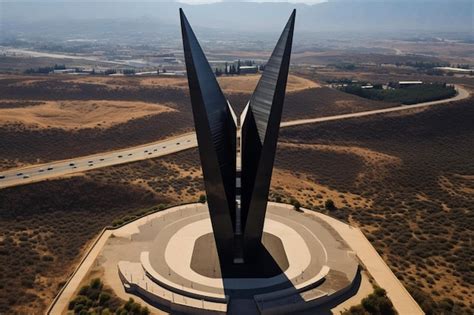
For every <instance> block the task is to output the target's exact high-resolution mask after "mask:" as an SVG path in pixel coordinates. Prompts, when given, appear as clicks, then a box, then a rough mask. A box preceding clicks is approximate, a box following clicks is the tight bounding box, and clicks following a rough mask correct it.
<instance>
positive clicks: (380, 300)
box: [342, 287, 397, 315]
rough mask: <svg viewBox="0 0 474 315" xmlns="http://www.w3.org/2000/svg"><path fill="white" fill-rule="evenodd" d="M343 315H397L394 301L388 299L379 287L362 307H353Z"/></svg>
mask: <svg viewBox="0 0 474 315" xmlns="http://www.w3.org/2000/svg"><path fill="white" fill-rule="evenodd" d="M342 314H343V315H396V314H397V311H395V309H394V308H393V304H392V301H390V299H389V298H388V297H387V292H386V291H385V290H384V289H382V288H379V287H376V288H375V289H374V292H373V293H371V294H369V296H367V297H366V298H364V299H363V300H362V303H361V305H356V306H353V307H351V308H350V309H349V310H348V311H345V312H344V313H342Z"/></svg>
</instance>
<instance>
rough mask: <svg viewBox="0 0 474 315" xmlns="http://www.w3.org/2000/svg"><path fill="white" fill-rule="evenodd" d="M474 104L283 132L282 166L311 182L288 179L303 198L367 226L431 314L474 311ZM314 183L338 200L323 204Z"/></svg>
mask: <svg viewBox="0 0 474 315" xmlns="http://www.w3.org/2000/svg"><path fill="white" fill-rule="evenodd" d="M472 104H473V99H472V98H471V99H469V100H466V101H462V102H459V103H457V104H452V105H449V106H443V107H437V108H432V109H429V110H425V111H421V112H417V113H412V114H409V115H406V116H403V115H400V114H398V115H386V116H380V117H370V118H360V119H354V120H350V121H345V122H344V121H340V122H331V123H324V124H319V125H313V126H311V125H308V126H300V127H295V128H289V129H284V130H282V134H281V144H280V146H279V151H278V156H277V162H276V166H277V168H279V169H285V170H286V172H293V173H294V176H295V177H297V178H299V179H300V185H302V186H303V187H297V188H296V189H293V186H294V185H293V184H289V185H286V187H285V186H284V183H280V184H279V185H280V186H282V187H283V189H285V188H286V191H289V192H291V190H293V195H292V197H293V198H295V199H297V200H299V201H300V202H301V203H302V204H303V205H306V206H308V207H310V208H314V209H315V210H318V211H325V212H328V213H329V214H330V215H332V216H335V217H337V218H339V219H342V220H345V221H348V222H350V223H352V224H355V225H357V226H360V227H361V228H362V230H363V231H364V232H365V233H366V234H367V235H368V237H369V240H370V241H371V242H372V243H373V245H374V246H375V247H376V248H377V250H378V251H379V252H380V253H381V254H382V256H383V257H384V259H385V261H386V262H387V263H388V264H389V266H390V267H391V268H392V270H394V271H395V273H396V275H397V276H398V277H399V279H400V280H401V281H402V282H403V283H404V284H405V285H406V286H407V287H408V288H409V290H410V291H411V292H412V294H413V295H414V297H415V298H416V299H417V300H418V301H419V303H420V305H421V306H422V307H423V309H424V310H425V311H426V313H427V314H472V312H474V305H473V303H472V301H473V300H474V296H473V292H474V278H473V273H472V268H473V267H474V266H473V263H472V259H471V258H472V257H473V255H474V252H473V247H472V244H471V243H472V226H474V215H473V213H472V210H473V209H474V176H473V175H474V163H473V160H472V156H474V151H473V150H474V145H473V140H472V139H474V125H473V124H472V121H474V107H473V106H472ZM331 151H332V153H330V154H329V152H331ZM295 159H296V160H298V164H297V165H295V163H294V161H295ZM285 178H289V177H285ZM283 182H284V181H283ZM313 183H316V184H318V185H321V186H326V187H329V188H330V190H329V189H325V193H326V194H325V195H331V194H332V195H333V196H334V192H335V191H337V192H339V195H338V196H336V197H333V198H334V201H335V204H336V208H337V209H333V210H327V209H325V208H324V206H323V205H322V202H321V199H324V198H325V195H324V194H322V193H321V190H318V191H316V190H315V191H314V192H313V189H314V184H313ZM356 202H357V203H356Z"/></svg>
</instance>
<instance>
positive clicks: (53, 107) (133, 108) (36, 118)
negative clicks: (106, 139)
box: [0, 100, 174, 130]
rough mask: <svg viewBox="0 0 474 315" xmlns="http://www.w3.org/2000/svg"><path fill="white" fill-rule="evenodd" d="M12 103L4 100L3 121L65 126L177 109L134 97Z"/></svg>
mask: <svg viewBox="0 0 474 315" xmlns="http://www.w3.org/2000/svg"><path fill="white" fill-rule="evenodd" d="M12 103H14V102H12V101H8V100H7V101H5V100H2V101H0V108H2V109H0V124H2V125H6V124H22V125H25V126H26V127H31V128H60V129H65V130H77V129H87V128H101V129H105V128H110V127H111V126H113V125H117V124H120V123H125V122H127V121H129V120H132V119H137V118H142V117H145V116H149V115H158V114H160V113H164V112H171V111H174V109H172V108H170V107H167V106H166V105H160V104H153V103H145V102H132V101H106V100H87V101H75V100H71V101H44V102H38V103H39V104H37V105H34V106H25V107H22V108H8V104H12Z"/></svg>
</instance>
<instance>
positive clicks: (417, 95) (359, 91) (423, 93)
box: [341, 84, 456, 105]
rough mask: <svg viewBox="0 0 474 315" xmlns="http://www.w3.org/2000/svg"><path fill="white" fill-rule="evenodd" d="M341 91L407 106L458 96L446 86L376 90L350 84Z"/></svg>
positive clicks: (452, 88) (452, 87)
mask: <svg viewBox="0 0 474 315" xmlns="http://www.w3.org/2000/svg"><path fill="white" fill-rule="evenodd" d="M341 90H342V91H344V92H346V93H350V94H354V95H357V96H360V97H364V98H367V99H371V100H377V101H384V102H393V103H402V104H407V105H410V104H416V103H422V102H430V101H437V100H442V99H446V98H450V97H453V96H454V95H456V90H455V89H454V86H447V85H446V84H420V85H413V86H407V87H403V88H400V87H396V88H390V89H382V88H381V86H380V87H378V86H376V85H374V88H370V89H365V88H363V87H362V86H361V85H355V84H349V85H347V86H345V87H342V88H341Z"/></svg>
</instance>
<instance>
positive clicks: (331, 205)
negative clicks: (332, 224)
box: [324, 199, 336, 210]
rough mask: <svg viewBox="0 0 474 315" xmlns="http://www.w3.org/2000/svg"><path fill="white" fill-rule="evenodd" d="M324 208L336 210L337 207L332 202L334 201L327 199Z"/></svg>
mask: <svg viewBox="0 0 474 315" xmlns="http://www.w3.org/2000/svg"><path fill="white" fill-rule="evenodd" d="M324 207H325V208H326V209H328V210H335V209H336V205H335V204H334V201H332V199H327V200H326V201H325V202H324Z"/></svg>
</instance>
